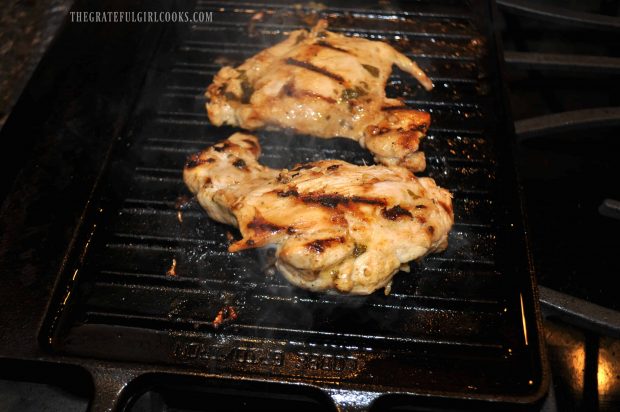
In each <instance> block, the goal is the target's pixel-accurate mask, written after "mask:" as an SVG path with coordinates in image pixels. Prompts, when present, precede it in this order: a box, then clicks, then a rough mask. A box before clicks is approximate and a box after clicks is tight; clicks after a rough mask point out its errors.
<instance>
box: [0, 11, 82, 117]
mask: <svg viewBox="0 0 620 412" xmlns="http://www.w3.org/2000/svg"><path fill="white" fill-rule="evenodd" d="M71 4H73V0H6V1H4V2H3V4H2V6H3V7H1V8H0V129H1V128H2V126H3V125H4V123H5V121H6V119H7V118H8V116H9V114H10V112H11V109H12V108H13V106H14V104H15V102H16V101H17V99H18V98H19V95H20V94H21V92H22V90H23V89H24V86H25V85H26V83H28V80H29V79H30V76H31V75H32V72H33V71H34V69H35V67H36V66H37V64H38V63H39V61H40V60H41V57H42V56H43V54H44V53H45V50H46V49H47V47H48V46H49V45H50V43H51V41H52V40H53V38H54V36H55V35H56V33H57V32H58V29H59V28H60V26H61V24H62V22H63V20H64V18H65V16H66V14H67V12H68V11H69V9H70V7H71Z"/></svg>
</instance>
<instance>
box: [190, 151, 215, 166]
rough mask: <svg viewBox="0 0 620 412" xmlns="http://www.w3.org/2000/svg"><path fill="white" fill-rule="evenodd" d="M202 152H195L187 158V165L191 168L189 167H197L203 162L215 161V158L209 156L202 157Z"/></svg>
mask: <svg viewBox="0 0 620 412" xmlns="http://www.w3.org/2000/svg"><path fill="white" fill-rule="evenodd" d="M200 155H201V153H195V154H193V155H191V156H189V157H188V158H187V160H186V161H185V167H187V168H189V169H193V168H195V167H198V166H200V165H202V164H205V163H213V162H215V159H213V158H212V157H208V158H206V159H202V158H201V157H200Z"/></svg>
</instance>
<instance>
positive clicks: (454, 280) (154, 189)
mask: <svg viewBox="0 0 620 412" xmlns="http://www.w3.org/2000/svg"><path fill="white" fill-rule="evenodd" d="M183 4H184V5H187V7H189V8H192V7H194V8H195V9H196V10H201V11H212V12H213V21H212V22H209V23H204V24H196V25H190V24H178V25H172V24H171V25H169V26H167V27H166V28H165V30H164V33H163V34H162V38H161V41H160V44H159V47H158V49H157V52H156V54H155V56H154V58H153V61H152V63H151V65H150V67H149V70H148V74H147V77H146V80H145V83H144V85H143V88H142V91H141V94H140V97H139V100H138V103H137V106H136V107H135V109H134V111H133V112H132V113H131V115H130V116H129V121H128V124H127V127H126V129H125V132H124V133H123V134H122V135H121V137H120V138H119V140H118V141H117V142H116V143H115V146H114V148H113V150H112V154H111V156H110V161H109V163H108V164H107V165H106V169H105V171H104V173H103V175H102V178H101V182H100V183H99V185H98V187H97V189H96V191H95V192H94V195H93V198H92V201H91V202H90V204H89V206H88V209H87V212H86V213H85V216H84V220H83V221H82V223H81V227H80V228H79V231H78V234H77V237H76V239H75V240H74V242H73V247H72V248H71V249H70V251H69V252H68V258H67V260H66V264H65V266H64V269H63V271H62V276H61V281H60V282H59V284H58V287H57V290H56V294H55V298H54V299H53V301H52V304H51V306H50V311H49V313H48V317H47V319H46V322H45V323H44V327H43V328H42V329H41V341H42V342H45V343H46V345H47V346H48V350H49V352H50V353H52V354H58V355H60V356H63V357H74V356H77V357H81V358H96V359H102V360H105V361H113V362H128V363H129V364H132V363H139V364H141V365H153V366H152V370H153V371H159V370H161V371H167V372H168V373H173V374H178V375H179V376H181V375H189V374H199V375H200V374H202V375H204V376H207V377H209V378H226V379H244V380H254V381H261V382H285V383H293V384H303V385H308V386H309V387H312V388H318V389H320V390H321V391H324V392H325V393H327V394H328V395H329V396H331V399H332V401H333V402H334V403H336V404H337V405H339V407H340V406H342V404H343V402H344V401H343V399H349V400H350V399H353V400H354V401H353V403H359V404H360V405H361V406H364V407H368V405H369V403H370V402H372V401H376V398H378V399H379V401H376V402H382V401H383V400H384V399H389V397H390V396H393V399H394V402H397V399H400V398H398V396H400V395H413V396H423V397H429V396H430V397H434V398H438V399H439V398H441V399H453V400H479V401H493V402H495V403H498V404H499V403H506V404H516V405H519V406H524V407H527V406H531V405H534V404H536V403H537V402H539V401H540V399H541V397H542V396H543V394H544V392H545V390H546V385H547V377H546V374H545V371H544V362H545V359H544V353H542V352H543V349H542V345H541V339H542V338H541V336H539V329H540V314H539V310H538V306H537V300H536V291H535V281H534V277H533V274H532V272H531V268H530V265H529V262H528V254H527V248H526V243H525V237H524V232H523V229H522V218H521V212H520V210H519V203H518V198H517V194H516V193H517V192H516V191H517V184H516V180H515V177H514V175H513V171H512V164H511V158H510V149H509V147H510V134H509V132H510V129H509V128H508V127H507V126H506V125H507V124H508V123H507V120H508V119H507V118H506V114H505V113H504V112H503V111H502V105H503V104H504V101H503V100H502V93H501V87H500V78H499V71H498V66H497V65H498V63H497V55H496V53H497V50H495V47H496V45H495V43H494V42H495V39H494V37H493V34H492V31H491V23H490V20H491V17H490V10H491V6H492V5H491V4H488V3H487V2H473V3H470V4H467V3H459V2H451V1H445V2H439V3H436V2H423V1H422V2H410V3H406V4H405V5H403V6H401V7H402V9H400V10H397V11H394V10H390V9H389V8H388V9H385V7H384V6H382V5H383V4H384V3H383V2H378V3H374V2H370V1H361V2H358V3H356V7H355V8H351V7H350V3H347V2H332V3H328V4H327V5H326V7H325V8H320V10H319V11H312V10H311V9H310V8H309V7H307V6H302V7H292V6H290V5H289V4H288V3H287V2H284V1H270V2H269V3H265V2H223V1H211V0H198V1H196V2H195V3H194V2H188V3H183ZM382 7H383V8H382ZM257 12H263V14H264V16H263V18H262V19H260V20H258V21H255V22H253V23H250V19H251V18H252V16H254V15H255V14H256V13H257ZM317 17H324V18H327V19H328V21H329V23H330V26H329V27H330V30H333V31H337V32H343V33H346V34H348V35H355V36H362V37H367V38H372V39H379V40H384V41H388V42H390V43H391V44H393V45H394V46H395V47H397V48H399V49H400V50H402V51H404V52H405V53H406V54H407V55H408V56H410V57H412V58H413V59H414V60H416V61H417V62H418V64H420V66H421V67H422V68H423V69H424V70H425V71H426V73H427V74H429V76H430V77H431V78H432V79H433V81H434V83H435V90H433V91H432V92H426V91H424V90H423V88H422V87H420V86H419V85H417V84H416V83H415V80H414V79H412V78H409V77H408V76H406V75H404V74H403V73H401V72H399V71H398V70H396V71H395V73H394V74H393V76H392V78H391V80H390V81H389V82H388V89H387V91H388V96H404V98H405V101H406V102H407V104H408V105H410V106H412V107H414V108H420V109H423V110H428V111H430V112H431V117H432V125H431V128H430V130H429V133H428V137H427V138H425V139H424V140H423V141H422V143H421V150H423V151H424V152H425V154H426V156H427V163H428V166H427V171H426V172H425V173H424V175H428V176H430V177H433V178H434V179H435V180H436V181H437V183H438V184H439V185H440V186H442V187H445V188H447V189H449V190H450V191H451V192H452V193H453V195H454V199H453V201H454V209H455V225H454V228H453V230H452V232H451V234H450V239H449V247H448V250H447V251H446V252H443V253H441V254H438V255H432V256H428V257H427V258H425V259H424V260H423V261H422V262H419V263H416V264H412V268H411V269H412V270H411V273H399V274H397V275H396V277H395V279H394V284H393V287H392V292H391V294H390V295H388V296H385V295H383V294H382V293H381V292H378V293H375V294H373V295H371V296H368V297H353V296H339V295H331V294H316V293H310V292H306V291H302V290H299V289H295V288H292V287H291V286H289V285H288V284H287V283H286V282H285V281H283V280H282V279H281V278H280V277H279V276H278V275H277V274H275V273H273V270H272V269H271V268H270V261H271V256H270V255H269V252H268V251H263V250H258V251H257V250H250V251H244V252H240V253H235V254H231V253H228V252H227V251H226V248H227V245H228V244H229V242H230V236H231V235H232V236H238V233H237V232H236V231H235V230H233V229H232V228H230V227H228V226H225V225H222V224H218V223H216V222H214V221H212V220H210V219H209V218H208V216H207V215H206V213H204V212H203V211H202V210H201V208H200V207H199V206H198V205H197V204H196V203H195V202H194V201H192V200H191V199H190V198H189V192H188V191H187V190H186V189H185V187H184V184H183V181H182V168H183V164H184V161H185V158H186V157H187V156H188V155H189V154H191V153H194V152H196V151H198V150H201V149H203V148H205V147H206V146H208V145H210V144H213V143H215V142H217V141H219V140H221V139H224V138H226V137H228V136H229V135H230V134H231V133H232V132H233V131H235V130H236V129H234V128H230V127H221V128H217V127H213V126H212V125H210V124H209V122H208V119H207V116H206V112H205V109H204V103H205V100H204V91H205V88H206V86H207V85H208V84H209V83H210V80H211V77H212V76H213V75H214V74H215V73H216V71H217V70H218V68H219V67H220V66H222V65H223V64H234V65H236V64H238V63H240V62H241V61H243V60H244V59H245V58H248V57H250V56H251V55H253V54H255V53H256V52H257V51H259V50H260V49H262V48H264V47H266V46H268V45H272V44H274V43H276V42H278V41H279V40H281V39H282V38H283V37H284V36H285V35H286V34H287V33H288V32H289V31H291V30H294V29H297V28H300V27H308V26H309V22H311V21H312V20H313V19H316V18H317ZM255 134H256V135H257V136H258V137H259V139H260V141H261V145H262V147H263V154H262V156H261V159H260V160H261V162H264V163H266V164H268V165H269V166H272V167H291V166H292V165H293V164H294V163H296V162H303V161H313V160H319V159H328V158H340V159H343V160H346V161H349V162H352V163H356V164H364V163H366V164H370V163H372V158H371V157H370V156H369V155H368V153H366V152H365V151H364V150H363V149H361V148H359V147H358V146H357V143H355V142H352V141H348V140H345V139H332V140H323V139H316V138H312V137H309V136H308V137H306V136H304V137H300V136H296V135H292V134H290V133H283V132H267V131H259V132H256V133H255ZM226 307H233V308H234V310H235V312H236V313H237V315H238V317H237V318H236V319H235V320H233V321H228V322H225V323H223V324H222V325H220V326H219V327H215V326H214V325H213V319H214V318H215V316H216V315H217V314H218V312H219V311H220V310H222V309H223V308H226ZM110 348H114V350H113V351H111V350H110ZM405 399H406V398H405ZM403 402H406V400H405V401H403ZM345 403H346V402H345ZM342 407H343V408H344V406H342Z"/></svg>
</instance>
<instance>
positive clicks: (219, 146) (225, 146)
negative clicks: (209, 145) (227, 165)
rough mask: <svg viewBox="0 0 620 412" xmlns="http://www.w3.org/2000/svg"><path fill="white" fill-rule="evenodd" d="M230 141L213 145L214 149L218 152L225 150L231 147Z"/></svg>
mask: <svg viewBox="0 0 620 412" xmlns="http://www.w3.org/2000/svg"><path fill="white" fill-rule="evenodd" d="M230 146H231V145H230V143H228V142H224V143H218V144H216V145H215V146H213V150H215V151H216V152H220V153H221V152H223V151H224V150H226V149H228V148H229V147H230Z"/></svg>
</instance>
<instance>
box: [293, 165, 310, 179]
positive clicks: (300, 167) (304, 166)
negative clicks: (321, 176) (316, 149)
mask: <svg viewBox="0 0 620 412" xmlns="http://www.w3.org/2000/svg"><path fill="white" fill-rule="evenodd" d="M313 167H315V165H314V163H305V164H301V165H300V164H297V165H295V167H293V168H292V169H291V172H299V171H300V170H307V169H312V168H313ZM293 177H295V176H293Z"/></svg>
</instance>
